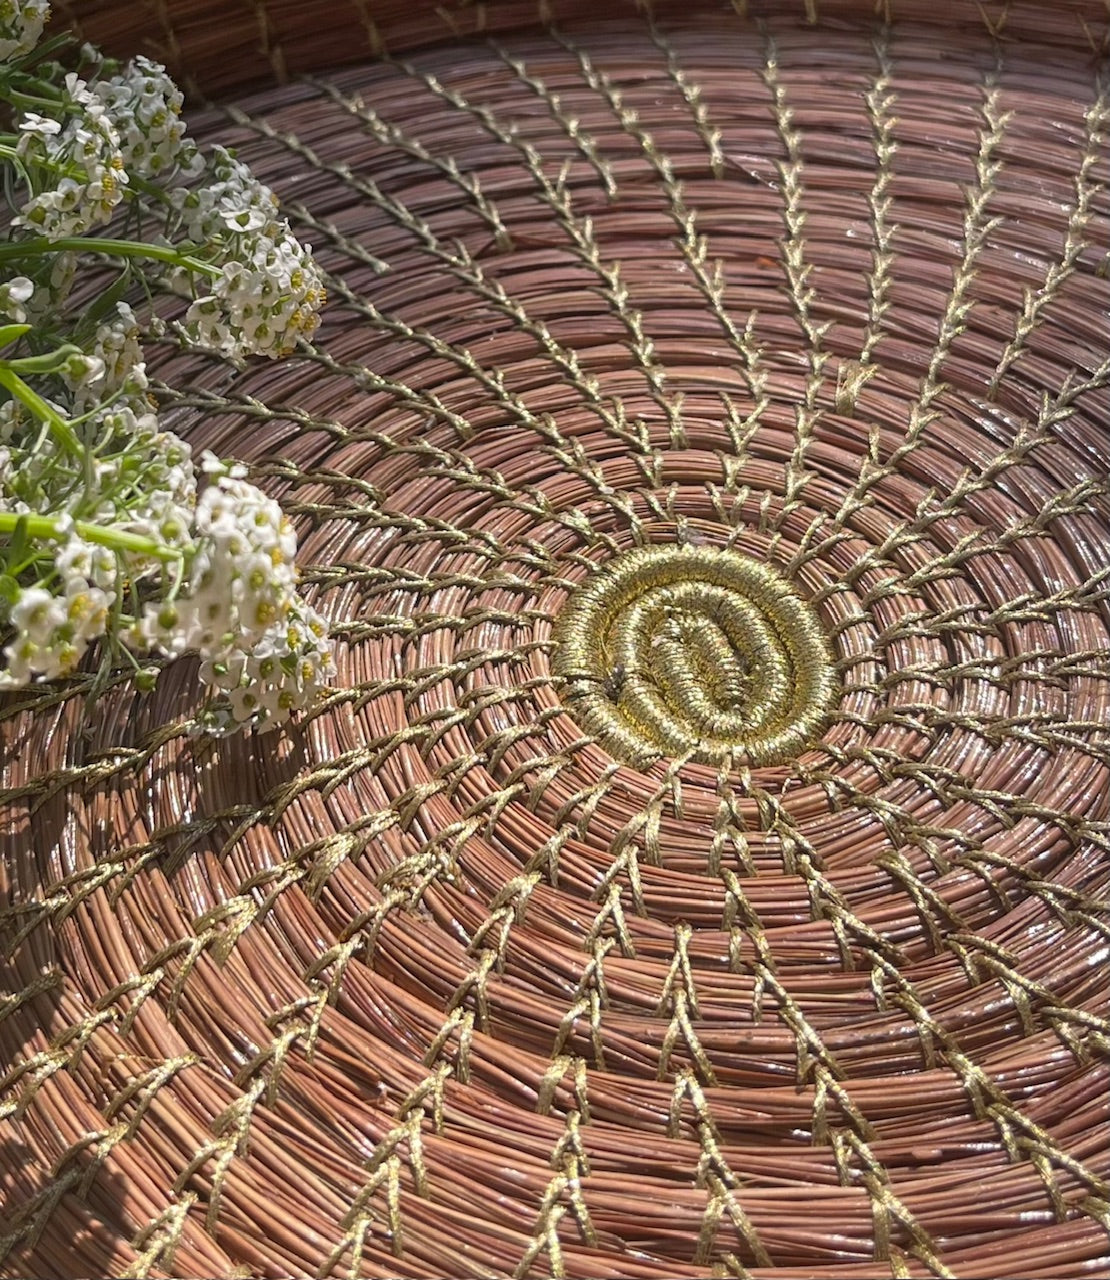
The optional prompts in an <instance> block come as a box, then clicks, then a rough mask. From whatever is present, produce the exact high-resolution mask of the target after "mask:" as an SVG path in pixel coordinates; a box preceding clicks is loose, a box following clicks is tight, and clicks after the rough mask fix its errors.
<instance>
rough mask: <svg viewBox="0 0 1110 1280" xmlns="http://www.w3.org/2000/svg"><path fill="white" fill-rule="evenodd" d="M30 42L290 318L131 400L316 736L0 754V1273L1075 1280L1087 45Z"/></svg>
mask: <svg viewBox="0 0 1110 1280" xmlns="http://www.w3.org/2000/svg"><path fill="white" fill-rule="evenodd" d="M59 8H60V10H61V12H62V13H63V15H64V16H65V17H67V18H70V19H73V20H76V21H77V22H78V23H79V24H80V27H81V31H82V34H84V35H87V36H89V37H91V38H94V39H98V40H100V41H103V42H104V43H106V44H109V45H111V46H113V47H114V48H115V49H116V50H118V51H120V52H147V53H152V54H155V55H158V56H162V57H163V58H164V59H165V60H167V61H169V62H170V64H171V65H172V66H173V67H174V68H175V70H177V71H178V72H179V73H183V74H186V75H188V76H190V77H191V78H192V79H193V80H195V81H196V82H197V83H198V85H200V86H201V87H203V88H206V89H208V90H209V91H211V92H212V94H213V95H214V97H215V98H216V105H213V106H210V107H208V108H206V109H205V111H204V112H203V113H202V114H199V115H198V116H197V117H196V119H195V121H194V124H193V130H194V132H195V133H197V134H198V135H201V136H204V137H207V138H211V139H218V140H220V141H222V142H225V143H227V144H229V145H233V146H235V147H237V148H238V149H239V152H240V154H241V155H242V156H243V157H244V158H246V159H247V160H248V162H249V163H250V164H251V165H252V167H253V168H254V169H255V170H256V171H257V172H258V173H259V175H260V176H261V177H262V178H263V180H264V181H266V182H268V183H269V184H270V185H272V186H273V187H274V188H275V190H276V191H277V192H278V193H279V195H280V196H281V197H282V199H283V201H284V202H285V204H286V207H287V209H288V210H289V212H290V214H291V216H292V217H293V219H294V221H295V224H296V225H297V227H298V229H299V232H300V234H302V236H303V238H304V239H306V240H308V241H310V242H311V243H312V244H313V245H314V248H315V251H316V253H317V256H318V257H319V258H320V260H321V261H322V263H323V264H324V266H325V267H326V268H327V270H328V272H329V274H330V277H331V278H330V285H329V288H330V296H331V301H330V304H329V307H328V310H327V311H326V313H325V320H324V324H323V326H322V328H321V330H320V332H319V333H318V334H317V336H316V340H315V343H314V345H313V346H312V347H311V348H307V349H305V350H304V351H303V352H301V353H299V354H298V355H297V356H295V357H293V358H292V359H290V360H289V361H287V362H284V363H282V364H280V365H267V366H266V367H257V366H252V367H250V368H249V369H246V370H236V369H234V368H232V367H231V366H229V365H226V364H222V363H220V362H218V361H215V360H208V359H204V358H201V357H198V356H196V355H188V354H183V353H181V352H178V351H174V350H173V349H172V348H170V347H169V346H165V347H164V348H159V349H158V354H157V358H156V360H155V361H154V362H153V366H154V369H155V371H156V373H157V376H158V379H159V383H158V386H159V391H160V394H161V396H162V397H163V399H164V401H165V404H166V413H167V416H168V419H169V420H170V421H171V422H172V423H173V425H174V426H175V429H177V430H179V431H181V432H183V433H184V434H186V435H187V436H188V437H189V438H190V440H191V441H192V442H193V444H194V446H195V447H196V448H197V449H200V448H202V447H208V448H212V449H215V450H216V451H217V452H219V453H223V454H234V455H237V456H239V457H241V458H243V459H245V460H246V461H247V462H248V463H249V465H250V467H251V471H252V476H253V478H255V479H256V480H257V481H258V483H260V484H262V485H263V486H264V487H266V488H267V489H268V491H270V492H272V493H273V494H274V495H276V496H278V497H280V498H281V499H282V501H283V503H284V505H285V508H286V510H287V511H289V512H290V514H291V515H292V516H293V517H294V518H295V520H296V522H297V524H298V528H299V531H300V536H301V547H302V557H301V559H302V567H303V581H304V583H305V587H306V590H307V592H308V594H309V595H310V597H311V598H312V600H313V602H314V603H315V604H316V605H317V607H318V608H320V609H321V610H322V611H323V612H324V613H325V614H326V615H327V616H328V617H329V618H330V619H331V620H332V623H333V632H334V635H335V636H336V639H337V642H338V660H339V666H340V673H341V680H340V684H339V686H338V687H337V689H336V690H335V691H334V692H333V693H332V694H331V695H329V697H328V699H327V700H326V703H325V704H324V705H323V706H322V708H321V709H320V710H319V711H318V712H317V713H315V714H313V715H310V716H305V717H302V719H301V721H300V722H299V724H298V725H296V726H295V727H294V728H292V729H290V730H289V731H288V732H282V733H281V734H276V735H273V736H267V737H261V738H256V739H253V740H247V739H244V740H239V739H228V740H221V741H216V742H210V741H202V740H197V739H193V738H190V737H188V736H187V735H186V734H185V733H184V732H183V730H182V725H183V723H184V721H185V719H186V717H187V716H188V714H189V710H190V706H191V701H190V700H191V699H192V698H193V697H194V689H195V680H194V678H193V673H192V671H191V670H190V669H189V664H188V662H182V663H178V664H176V665H171V666H168V667H167V668H166V669H165V670H164V672H163V673H162V677H161V679H160V681H159V684H158V687H157V689H156V690H155V692H154V693H153V694H150V695H147V696H145V697H144V696H140V695H138V694H137V693H136V692H135V691H134V689H133V688H132V686H131V685H130V684H129V683H128V682H127V681H126V680H125V679H123V677H122V676H121V678H120V681H119V683H118V684H116V685H115V686H113V687H112V688H111V689H109V691H108V692H107V693H105V694H102V695H101V696H100V697H99V699H98V700H97V701H96V703H95V704H94V705H90V704H89V703H88V701H87V699H86V697H85V694H86V692H87V683H85V684H83V683H82V681H81V680H77V681H74V682H73V684H72V685H71V686H68V687H66V688H64V689H61V690H54V689H51V690H42V691H36V692H35V693H33V694H30V695H26V696H23V697H20V698H16V697H9V698H8V699H7V700H6V701H4V702H3V704H2V705H0V734H2V745H3V760H2V767H3V778H2V780H3V783H4V785H5V787H6V790H5V791H4V793H3V796H2V799H3V806H4V807H3V808H2V809H0V840H2V841H3V851H4V858H3V862H2V864H0V865H2V868H3V870H2V878H0V887H2V894H3V911H4V915H3V928H4V940H5V969H4V978H3V982H4V984H5V989H6V991H7V992H8V993H9V994H8V995H7V997H6V1002H5V1003H3V1004H0V1084H2V1089H0V1144H2V1146H0V1151H2V1157H0V1197H2V1203H3V1221H2V1224H0V1258H2V1261H0V1273H2V1274H3V1275H6V1276H21V1275H25V1276H35V1277H47V1276H49V1277H78V1276H89V1275H106V1276H171V1275H172V1276H188V1277H200V1276H234V1275H241V1276H297V1277H301V1276H325V1275H334V1276H338V1277H346V1276H355V1275H365V1276H404V1277H413V1278H416V1277H421V1278H423V1277H436V1276H444V1275H449V1276H486V1277H508V1276H521V1277H524V1276H533V1277H541V1276H564V1275H565V1276H572V1277H582V1278H583V1280H586V1278H589V1277H612V1278H613V1280H616V1278H618V1277H620V1278H622V1280H633V1278H643V1280H649V1278H653V1277H659V1278H661V1277H670V1276H675V1275H680V1274H681V1275H684V1276H696V1277H703V1276H704V1277H708V1276H751V1277H769V1276H771V1275H772V1274H775V1275H783V1276H794V1277H801V1276H805V1277H811V1278H813V1280H833V1278H834V1277H835V1278H840V1277H844V1278H845V1280H847V1278H849V1277H851V1278H853V1280H855V1278H863V1277H882V1276H915V1277H916V1276H932V1275H935V1276H957V1277H969V1278H970V1277H994V1276H1001V1275H1017V1274H1020V1275H1023V1276H1037V1277H1050V1276H1073V1275H1078V1274H1086V1275H1101V1276H1107V1275H1110V1242H1108V1230H1110V1181H1108V1179H1110V1160H1108V1154H1110V1151H1108V1148H1110V1143H1108V1141H1107V1135H1108V1129H1107V1123H1106V1122H1107V1118H1108V1117H1107V1097H1108V1094H1107V1076H1108V1058H1110V1023H1108V1021H1107V1003H1108V1001H1107V982H1106V957H1107V950H1108V942H1110V911H1108V906H1110V903H1108V896H1107V885H1108V881H1110V735H1108V732H1107V707H1108V705H1110V686H1108V681H1110V607H1108V597H1110V577H1108V569H1107V566H1108V565H1110V427H1108V425H1107V424H1108V420H1110V415H1108V408H1110V397H1108V391H1107V387H1108V383H1110V358H1108V342H1107V336H1108V333H1110V280H1108V279H1107V271H1106V268H1107V256H1106V252H1107V245H1108V244H1110V197H1108V193H1107V185H1106V184H1107V180H1108V178H1110V163H1108V148H1107V128H1108V122H1110V97H1108V92H1107V91H1108V81H1107V78H1106V65H1105V64H1106V52H1107V48H1108V31H1110V20H1108V14H1107V11H1106V9H1105V6H1104V5H1102V4H1101V3H1069V4H1047V3H1046V4H1033V3H1022V2H1020V0H1017V2H1015V3H1012V4H1007V5H1000V4H985V5H981V6H980V5H971V4H967V5H964V4H949V5H945V4H943V3H935V2H934V3H931V4H924V3H916V2H914V3H907V4H890V5H887V6H884V5H883V4H880V5H879V6H878V7H877V9H876V8H875V6H873V5H872V4H870V3H867V4H857V5H852V4H849V3H846V2H841V3H825V2H824V0H822V3H821V4H820V5H813V4H777V5H776V4H763V5H756V4H753V5H750V6H742V5H738V6H737V7H736V10H735V11H734V10H731V9H726V8H723V7H721V6H717V5H712V6H706V5H702V4H699V3H689V4H682V5H666V6H659V7H657V8H656V9H654V10H653V9H650V8H648V7H646V6H644V7H641V8H639V9H633V8H632V7H631V6H625V5H617V4H596V3H595V4H590V5H584V4H554V5H551V6H548V7H546V8H545V9H543V11H542V12H537V11H536V9H535V8H534V7H533V6H531V5H527V6H526V5H523V4H515V3H504V4H501V3H495V4H492V5H488V6H480V5H476V6H461V7H458V8H453V9H450V10H442V9H436V8H433V7H432V6H430V5H428V4H425V3H415V4H414V3H409V4H406V5H400V4H384V3H383V4H380V5H378V4H373V5H371V4H366V3H362V4H353V3H352V4H338V3H337V4H335V5H334V6H328V12H329V14H330V15H331V17H330V19H329V20H328V21H322V20H321V18H320V10H319V9H318V8H317V7H316V6H311V5H306V4H303V3H298V4H296V5H294V4H289V3H279V2H278V0H274V2H273V3H270V4H265V3H263V2H262V0H258V2H257V3H250V4H247V3H244V4H241V5H234V6H231V5H227V4H225V3H222V2H219V0H193V3H192V4H185V3H177V2H176V0H169V2H167V0H159V3H157V4H154V3H144V4H135V3H131V4H126V5H120V4H114V3H113V4H105V3H87V4H62V5H60V6H59ZM817 9H819V10H820V12H816V10H817ZM217 53H218V55H219V56H217ZM340 64H344V65H340ZM274 73H276V74H277V77H278V78H279V79H288V81H289V82H288V83H286V84H283V85H279V86H278V87H274V86H273V85H268V86H266V87H255V88H250V89H249V90H248V87H249V86H252V85H253V86H257V85H259V84H260V83H261V82H262V81H263V80H264V79H267V78H271V77H272V75H273V74H274Z"/></svg>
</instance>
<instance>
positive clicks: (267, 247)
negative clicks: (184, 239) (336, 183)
mask: <svg viewBox="0 0 1110 1280" xmlns="http://www.w3.org/2000/svg"><path fill="white" fill-rule="evenodd" d="M243 258H244V260H238V261H234V262H230V263H227V264H226V265H225V266H224V267H223V270H222V272H221V274H220V278H219V279H218V280H217V281H216V282H215V284H214V285H213V287H212V291H211V293H209V294H206V295H205V296H203V297H200V298H197V299H196V300H195V301H194V302H193V304H192V305H191V306H190V307H189V310H188V311H187V312H186V315H185V332H186V334H187V335H188V337H189V339H190V341H191V342H193V343H195V344H196V345H197V346H200V347H205V348H207V349H208V350H211V351H219V352H222V353H223V354H224V355H228V356H244V355H263V356H269V357H270V358H271V359H278V358H280V357H281V356H284V355H288V354H289V353H290V352H291V351H293V350H294V349H295V347H296V344H297V340H298V338H301V337H305V338H309V337H311V336H312V334H313V333H315V331H316V327H317V325H318V324H319V309H320V307H321V305H322V304H323V301H324V298H325V289H324V283H323V278H322V277H321V275H320V271H319V268H318V267H317V266H316V263H315V262H314V261H313V258H312V251H311V249H309V248H307V247H306V246H303V245H301V244H300V242H299V241H297V240H296V239H295V238H294V237H293V236H292V235H289V236H283V237H282V238H281V239H280V240H279V241H273V240H269V239H267V238H266V237H263V236H261V235H259V236H258V238H257V240H256V241H255V243H254V245H253V246H250V247H249V252H248V253H246V254H244V255H243Z"/></svg>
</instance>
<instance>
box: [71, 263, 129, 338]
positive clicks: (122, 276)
mask: <svg viewBox="0 0 1110 1280" xmlns="http://www.w3.org/2000/svg"><path fill="white" fill-rule="evenodd" d="M130 283H131V266H130V264H129V263H128V264H126V265H125V266H124V268H123V270H122V271H121V272H120V273H119V275H118V276H117V277H116V279H115V281H114V282H113V283H112V284H111V285H110V286H109V287H108V288H107V289H105V290H104V292H103V293H102V294H101V295H100V296H99V297H98V298H97V299H96V301H95V302H94V303H93V304H92V305H91V306H90V307H89V308H88V309H87V310H86V311H85V314H84V316H83V317H82V319H83V320H84V321H85V322H87V323H89V324H90V325H91V326H92V327H93V328H94V329H95V327H96V326H97V325H98V324H100V322H101V321H102V320H104V319H105V318H107V317H112V318H114V317H115V314H116V303H117V302H122V301H123V295H124V294H125V293H126V292H127V288H128V285H130Z"/></svg>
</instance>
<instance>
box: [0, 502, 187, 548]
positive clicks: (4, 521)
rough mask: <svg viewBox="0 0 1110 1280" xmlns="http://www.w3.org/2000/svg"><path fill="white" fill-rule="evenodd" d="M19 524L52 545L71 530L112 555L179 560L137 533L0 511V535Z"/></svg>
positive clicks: (159, 545)
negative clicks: (47, 540)
mask: <svg viewBox="0 0 1110 1280" xmlns="http://www.w3.org/2000/svg"><path fill="white" fill-rule="evenodd" d="M19 524H22V525H23V527H24V528H25V530H26V531H27V536H28V537H30V538H47V539H50V540H51V541H53V542H61V540H62V539H63V538H66V537H68V536H69V531H70V530H71V529H72V530H73V532H74V533H77V534H78V535H79V536H80V537H82V538H84V539H85V541H86V542H95V543H96V544H97V545H98V546H101V547H110V548H111V549H112V550H113V551H133V552H135V553H136V554H138V555H144V556H153V557H154V558H155V559H157V560H180V559H181V558H182V556H183V554H184V553H183V552H182V551H180V550H179V549H178V548H177V547H167V546H166V545H165V544H164V543H161V542H155V541H154V540H153V539H152V538H145V537H143V535H142V534H141V533H128V531H127V530H126V529H118V528H116V527H115V526H113V525H107V526H105V525H100V524H89V523H88V522H87V521H84V520H76V521H74V522H73V524H70V523H69V521H68V520H67V521H63V520H61V519H60V518H59V517H57V516H28V515H20V514H18V513H16V512H13V511H0V534H4V533H14V532H15V529H16V526H17V525H19Z"/></svg>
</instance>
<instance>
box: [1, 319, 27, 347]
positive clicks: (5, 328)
mask: <svg viewBox="0 0 1110 1280" xmlns="http://www.w3.org/2000/svg"><path fill="white" fill-rule="evenodd" d="M30 332H31V326H30V325H29V324H5V325H0V347H6V346H7V345H8V343H9V342H18V341H19V339H20V338H22V337H23V335H24V334H25V333H30Z"/></svg>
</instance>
